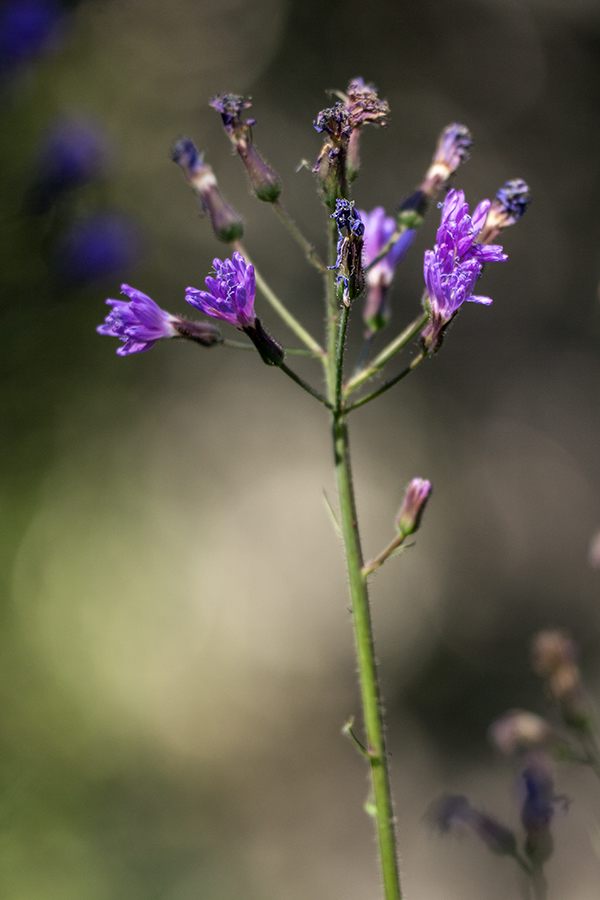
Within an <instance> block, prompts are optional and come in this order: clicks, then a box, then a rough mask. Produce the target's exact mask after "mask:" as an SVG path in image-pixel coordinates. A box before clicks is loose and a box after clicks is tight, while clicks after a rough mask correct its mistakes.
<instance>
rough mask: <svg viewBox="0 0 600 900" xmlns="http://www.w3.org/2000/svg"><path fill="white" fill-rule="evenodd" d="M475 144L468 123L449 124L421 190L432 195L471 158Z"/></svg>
mask: <svg viewBox="0 0 600 900" xmlns="http://www.w3.org/2000/svg"><path fill="white" fill-rule="evenodd" d="M472 146H473V138H472V137H471V132H470V131H469V129H468V128H467V127H466V125H461V124H459V123H458V122H454V123H453V124H452V125H448V126H447V127H446V128H444V130H443V131H442V133H441V134H440V136H439V139H438V144H437V147H436V151H435V153H434V155H433V159H432V161H431V166H430V167H429V169H428V170H427V174H426V175H425V180H424V182H423V184H422V185H421V190H422V191H423V193H424V194H425V196H426V197H428V198H429V197H432V196H433V195H434V194H436V193H437V192H438V191H439V189H440V188H441V187H442V185H444V184H445V183H446V182H447V181H448V179H449V178H450V176H451V175H453V174H454V172H456V170H457V169H458V167H459V166H460V164H461V163H464V162H466V161H467V160H468V158H469V151H470V149H471V147H472Z"/></svg>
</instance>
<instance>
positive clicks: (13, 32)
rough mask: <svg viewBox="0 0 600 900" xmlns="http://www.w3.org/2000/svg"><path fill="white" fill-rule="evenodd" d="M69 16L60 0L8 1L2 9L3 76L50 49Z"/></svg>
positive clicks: (0, 48) (0, 55)
mask: <svg viewBox="0 0 600 900" xmlns="http://www.w3.org/2000/svg"><path fill="white" fill-rule="evenodd" d="M65 15H66V13H65V9H64V7H63V6H62V5H61V4H60V3H57V2H56V0H8V2H6V3H5V4H4V6H3V7H2V9H0V75H4V74H8V73H10V72H12V71H13V70H14V69H16V68H18V66H20V65H22V64H24V63H27V62H29V61H30V60H32V59H35V57H36V56H38V55H39V54H40V53H43V52H44V51H45V50H47V49H49V48H50V47H51V46H52V45H53V43H54V40H55V38H56V32H57V30H58V28H59V26H60V24H61V23H62V21H63V20H64V18H65Z"/></svg>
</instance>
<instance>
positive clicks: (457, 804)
mask: <svg viewBox="0 0 600 900" xmlns="http://www.w3.org/2000/svg"><path fill="white" fill-rule="evenodd" d="M427 818H428V820H429V822H430V823H431V825H433V826H434V827H435V828H437V829H438V830H439V831H440V833H441V834H447V833H448V832H450V831H467V832H470V833H471V834H474V835H476V836H477V837H478V838H480V839H481V840H482V841H483V842H484V844H485V845H486V847H488V849H490V850H491V851H492V853H498V854H499V855H501V856H514V855H515V853H516V851H517V841H516V838H515V836H514V834H513V832H512V831H511V830H510V829H509V828H506V827H505V826H504V825H501V824H500V822H497V821H496V820H495V819H492V817H491V816H488V815H487V814H486V813H483V812H480V810H478V809H475V808H474V807H473V806H471V804H470V803H469V801H468V799H467V798H466V797H463V796H461V795H453V794H446V795H444V796H443V797H440V799H439V800H438V801H436V803H434V804H433V805H432V806H431V807H430V808H429V810H428V814H427Z"/></svg>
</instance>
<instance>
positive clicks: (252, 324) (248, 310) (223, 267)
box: [185, 252, 284, 366]
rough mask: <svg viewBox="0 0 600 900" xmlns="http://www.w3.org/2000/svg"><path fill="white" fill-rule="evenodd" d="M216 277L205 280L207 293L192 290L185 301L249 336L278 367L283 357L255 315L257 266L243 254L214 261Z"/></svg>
mask: <svg viewBox="0 0 600 900" xmlns="http://www.w3.org/2000/svg"><path fill="white" fill-rule="evenodd" d="M213 267H214V272H215V274H214V277H213V276H212V275H209V276H208V277H207V278H206V279H205V283H206V287H207V288H208V290H206V291H200V290H198V289H197V288H193V287H189V288H187V290H186V292H185V299H186V300H187V302H188V303H190V304H191V305H192V306H195V307H196V308H197V309H199V310H201V312H203V313H206V315H208V316H214V318H215V319H221V320H222V321H223V322H227V323H228V324H229V325H233V326H234V327H235V328H239V329H240V330H241V331H243V332H245V334H247V335H248V337H249V338H250V340H251V341H252V342H253V343H254V345H255V347H256V349H257V350H258V352H259V353H260V355H261V358H262V359H263V362H265V363H267V365H271V366H274V365H279V364H280V363H281V362H282V361H283V357H284V353H283V350H282V349H281V347H280V346H279V344H278V343H277V342H276V341H274V340H273V338H272V337H270V336H269V335H268V334H267V332H266V331H265V330H264V328H263V327H262V325H261V323H260V320H259V319H258V318H257V317H256V315H255V312H254V299H255V296H256V282H255V278H254V266H253V265H251V264H250V263H247V262H246V260H245V259H244V257H243V256H242V254H241V253H237V252H236V253H234V254H233V257H232V258H231V259H226V260H220V259H214V260H213Z"/></svg>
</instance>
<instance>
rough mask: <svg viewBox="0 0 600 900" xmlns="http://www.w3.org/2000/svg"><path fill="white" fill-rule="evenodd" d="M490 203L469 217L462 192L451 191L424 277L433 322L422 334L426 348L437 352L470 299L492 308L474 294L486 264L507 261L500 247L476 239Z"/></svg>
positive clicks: (430, 322)
mask: <svg viewBox="0 0 600 900" xmlns="http://www.w3.org/2000/svg"><path fill="white" fill-rule="evenodd" d="M489 208H490V201H489V200H483V201H482V202H481V203H480V204H479V205H478V206H477V208H476V209H475V211H474V213H473V215H472V216H470V215H469V205H468V203H466V202H465V195H464V193H463V192H462V191H454V190H452V191H450V192H449V193H448V196H447V197H446V200H445V201H444V206H443V209H442V221H441V225H440V227H439V228H438V231H437V242H436V244H435V247H434V248H433V250H426V251H425V260H424V266H423V270H424V275H425V284H426V287H427V292H428V294H429V300H430V303H431V319H430V321H429V323H428V325H427V326H426V328H425V331H424V332H423V342H424V346H425V349H427V350H429V351H431V352H434V351H435V350H436V349H437V348H438V347H439V345H440V342H441V338H442V337H443V333H444V330H445V328H446V326H447V325H448V323H449V322H450V321H451V319H452V318H453V317H454V316H455V314H456V313H457V312H458V310H459V308H460V306H461V305H462V304H463V303H464V302H465V301H466V300H469V301H471V302H473V303H483V304H485V305H489V304H490V303H491V302H492V301H491V299H490V298H489V297H482V296H479V295H475V294H473V289H474V288H475V285H476V284H477V280H478V278H479V276H480V274H481V269H482V266H483V263H484V262H499V261H502V260H505V259H507V258H508V257H507V256H506V254H504V253H503V252H502V247H500V246H499V245H497V244H492V245H491V246H484V245H483V244H480V243H479V242H478V241H477V237H478V235H479V233H480V231H481V229H482V228H483V225H484V223H485V220H486V216H487V213H488V210H489Z"/></svg>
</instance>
